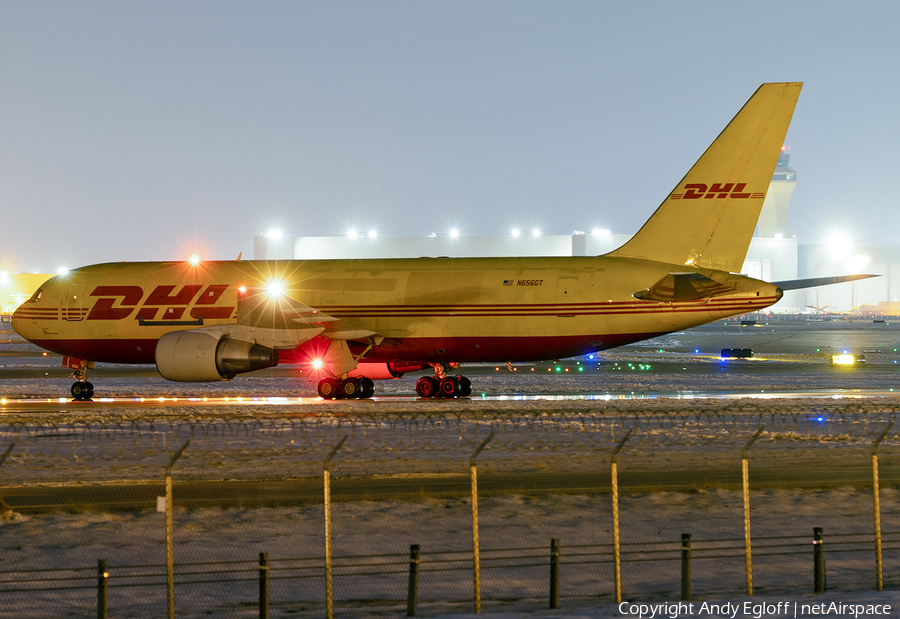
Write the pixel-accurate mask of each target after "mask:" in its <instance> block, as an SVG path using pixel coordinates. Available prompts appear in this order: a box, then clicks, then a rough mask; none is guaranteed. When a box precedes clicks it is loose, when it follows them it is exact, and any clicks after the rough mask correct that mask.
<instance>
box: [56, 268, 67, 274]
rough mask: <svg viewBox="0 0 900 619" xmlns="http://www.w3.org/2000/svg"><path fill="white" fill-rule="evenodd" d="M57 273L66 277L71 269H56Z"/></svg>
mask: <svg viewBox="0 0 900 619" xmlns="http://www.w3.org/2000/svg"><path fill="white" fill-rule="evenodd" d="M56 272H57V273H58V274H59V275H65V274H66V273H68V272H69V269H67V268H66V267H59V268H58V269H56Z"/></svg>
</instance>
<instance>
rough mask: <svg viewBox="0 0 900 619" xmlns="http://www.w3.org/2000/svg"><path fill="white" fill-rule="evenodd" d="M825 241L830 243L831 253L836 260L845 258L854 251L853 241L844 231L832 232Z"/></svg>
mask: <svg viewBox="0 0 900 619" xmlns="http://www.w3.org/2000/svg"><path fill="white" fill-rule="evenodd" d="M825 242H826V243H827V244H828V250H829V253H830V254H831V256H832V257H833V258H834V259H835V260H843V259H844V258H847V257H848V256H849V255H850V254H851V252H853V241H851V240H850V237H848V236H847V235H846V234H843V233H842V232H836V233H834V234H832V235H831V236H829V237H828V238H827V239H826V241H825Z"/></svg>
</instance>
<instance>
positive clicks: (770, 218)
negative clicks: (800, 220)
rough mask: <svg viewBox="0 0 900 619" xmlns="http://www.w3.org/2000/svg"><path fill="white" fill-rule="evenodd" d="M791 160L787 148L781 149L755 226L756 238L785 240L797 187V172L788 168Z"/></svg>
mask: <svg viewBox="0 0 900 619" xmlns="http://www.w3.org/2000/svg"><path fill="white" fill-rule="evenodd" d="M790 160H791V149H790V147H789V146H782V147H781V155H780V156H779V157H778V165H777V166H775V173H774V174H772V182H771V183H770V184H769V191H768V193H766V201H765V202H763V207H762V212H760V214H759V222H758V223H757V225H756V236H757V237H760V238H769V239H771V238H778V237H783V238H787V237H788V236H789V235H788V231H789V229H790V219H791V217H790V215H791V194H792V193H794V187H796V186H797V171H796V170H794V169H793V168H791V167H790V166H788V162H789V161H790Z"/></svg>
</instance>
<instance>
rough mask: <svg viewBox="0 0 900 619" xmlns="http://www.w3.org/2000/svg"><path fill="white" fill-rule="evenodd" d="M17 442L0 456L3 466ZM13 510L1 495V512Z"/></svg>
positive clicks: (0, 464)
mask: <svg viewBox="0 0 900 619" xmlns="http://www.w3.org/2000/svg"><path fill="white" fill-rule="evenodd" d="M15 444H16V443H15V442H12V443H10V444H9V447H7V448H6V451H4V452H3V455H2V456H0V466H3V463H4V462H5V461H6V457H7V456H8V455H9V452H11V451H12V448H13V447H14V446H15ZM10 511H12V510H11V509H10V508H9V505H7V504H6V501H4V500H3V497H0V513H2V514H5V513H7V512H10Z"/></svg>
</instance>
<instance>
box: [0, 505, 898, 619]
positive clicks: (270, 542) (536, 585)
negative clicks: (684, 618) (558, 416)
mask: <svg viewBox="0 0 900 619" xmlns="http://www.w3.org/2000/svg"><path fill="white" fill-rule="evenodd" d="M898 499H900V492H898V491H897V490H895V489H888V490H885V491H883V493H882V520H883V527H884V529H885V531H893V532H895V533H900V501H898ZM751 505H752V527H753V533H754V538H755V540H756V541H755V544H756V551H755V552H756V555H755V559H754V564H753V574H754V591H755V595H756V597H755V598H754V600H757V601H758V598H760V597H761V598H762V599H766V600H778V601H782V600H785V599H792V600H806V601H807V602H809V601H810V600H815V601H818V597H816V596H808V597H807V594H809V593H811V592H812V589H813V560H812V544H811V538H812V529H813V527H815V526H822V527H824V529H825V540H826V542H825V552H826V560H827V570H828V571H827V580H828V587H829V590H830V591H831V594H830V597H827V598H825V599H835V600H840V601H844V600H850V599H866V600H869V599H885V600H897V599H898V597H897V596H898V595H900V594H898V592H897V591H896V589H897V588H898V587H900V544H897V543H896V542H894V543H893V544H892V543H889V542H887V541H886V542H885V545H886V547H890V550H885V553H884V573H885V583H886V584H885V586H886V589H889V590H893V594H892V597H889V596H888V594H884V595H882V596H877V595H875V594H874V593H861V591H862V592H865V591H866V590H872V589H874V582H875V561H874V553H873V552H872V550H871V548H872V546H871V539H872V536H871V526H872V524H871V523H872V512H871V506H872V497H871V493H870V492H867V491H865V490H854V489H839V490H832V491H818V492H811V491H792V490H772V491H762V492H755V493H754V494H753V496H752V498H751ZM322 509H323V508H322V506H321V505H303V506H298V507H294V508H276V509H265V510H256V509H240V508H230V509H224V510H223V509H198V510H184V509H178V510H176V514H175V560H176V562H178V563H184V562H198V561H245V562H246V563H244V564H241V565H232V566H219V567H218V568H217V569H239V568H240V569H246V570H249V572H244V573H239V574H223V575H219V576H217V577H216V578H215V579H214V580H217V581H218V582H216V583H213V584H196V585H181V586H178V587H177V589H176V599H177V602H178V609H179V610H178V616H183V617H195V616H196V617H200V616H247V617H249V616H254V612H255V611H254V607H253V605H254V604H255V602H256V599H257V598H256V595H257V583H256V582H255V579H256V572H255V571H254V570H255V561H256V559H257V557H258V553H259V552H268V553H269V555H270V560H271V561H272V562H273V566H276V567H277V566H285V565H294V564H295V563H290V562H288V561H286V560H288V559H297V558H303V557H306V558H311V557H312V558H315V557H321V556H322V555H323V544H324V542H323V537H322V535H323V526H324V525H323V511H322ZM620 522H621V538H622V544H623V564H622V566H623V567H622V583H623V584H622V587H623V599H625V600H627V601H630V602H635V603H652V602H655V603H659V602H674V601H677V600H678V597H679V592H680V563H679V560H678V557H679V549H680V540H681V534H682V533H691V534H692V535H693V544H694V547H695V548H697V549H699V548H701V547H703V546H704V544H705V545H706V546H709V545H710V544H709V543H708V540H723V539H724V540H731V541H730V542H727V543H724V544H718V545H717V546H719V547H723V546H724V547H728V548H732V549H731V550H721V551H717V552H716V553H714V554H720V555H728V558H716V559H713V558H710V559H700V558H697V559H695V560H694V562H693V578H692V588H693V597H694V599H695V600H707V601H712V600H720V601H726V600H727V601H733V602H740V601H743V600H745V599H746V598H745V577H744V557H743V554H742V550H741V549H742V547H743V543H742V535H743V528H742V527H743V514H742V503H741V496H740V493H738V492H733V491H723V490H713V491H699V492H696V493H691V494H673V493H657V494H649V495H630V496H623V497H622V498H621V499H620ZM479 523H480V539H481V549H482V569H483V571H482V597H483V604H484V610H485V611H486V612H500V611H506V612H507V613H508V614H507V615H506V616H522V615H523V613H532V614H534V616H570V617H580V616H584V617H594V616H596V617H611V616H617V617H618V616H622V615H620V614H619V613H618V610H617V609H616V607H615V602H614V597H613V566H612V564H611V562H610V561H609V557H608V556H603V557H596V556H595V557H594V559H603V560H604V562H602V563H587V564H582V563H578V561H579V557H577V556H575V555H576V554H577V553H584V552H591V551H594V552H608V551H609V544H610V543H611V541H612V534H611V526H612V516H611V502H610V500H609V497H608V496H552V495H548V496H539V497H497V498H485V499H482V500H480V501H479ZM848 534H864V536H863V537H864V539H866V540H868V542H869V543H868V548H867V549H864V550H863V551H860V552H848V553H844V552H839V551H840V549H841V547H842V546H841V542H844V541H847V540H848V539H855V538H848V537H846V535H848ZM333 535H334V538H333V539H334V554H335V557H336V558H337V559H336V565H338V566H340V565H342V564H346V563H347V560H346V559H344V560H342V559H341V557H346V556H347V555H354V556H359V555H379V557H377V558H371V557H370V558H368V559H355V560H353V563H355V564H370V567H368V568H355V569H348V568H341V567H336V569H335V580H334V592H335V608H336V616H346V615H358V614H362V615H365V616H372V617H377V616H385V615H397V614H402V613H403V611H404V610H405V596H406V585H407V582H406V581H407V575H406V557H408V552H409V545H410V544H420V545H421V547H422V564H421V565H422V570H423V572H422V573H421V575H420V579H419V608H420V614H421V615H423V616H445V615H447V616H452V613H453V612H462V611H466V610H470V609H471V608H472V601H471V600H472V573H471V563H470V557H471V555H470V551H471V510H470V506H469V504H468V501H466V500H432V499H422V500H418V501H410V502H357V503H340V504H336V505H335V506H334V514H333ZM0 536H2V539H3V540H4V542H3V546H4V552H3V554H2V560H0V565H2V571H3V572H4V573H5V574H6V575H5V576H4V580H5V579H7V578H9V570H13V569H34V568H41V567H53V568H60V567H86V568H88V572H87V574H86V575H87V576H89V577H90V578H91V579H93V578H95V576H94V574H95V573H96V572H95V569H96V568H95V566H96V561H97V559H101V558H103V559H106V560H107V561H108V569H109V572H110V574H111V580H110V585H111V589H110V602H109V604H110V616H119V617H146V616H154V615H155V616H158V615H161V614H162V611H163V609H164V608H165V587H164V586H160V584H157V585H156V586H155V587H152V588H151V587H129V588H118V587H117V586H116V585H121V584H125V583H127V582H129V581H128V579H125V578H122V577H121V576H122V575H123V574H125V573H129V570H127V569H124V568H120V566H128V565H136V564H156V565H157V566H160V565H162V564H164V561H165V547H164V544H163V541H164V518H163V514H160V513H156V512H152V511H144V512H136V513H117V514H97V513H94V514H90V513H89V514H48V515H40V516H28V517H26V516H15V517H11V518H9V519H6V520H4V521H2V524H0ZM773 536H792V537H791V539H790V540H774V541H773V540H766V539H764V538H769V537H773ZM886 537H890V536H886ZM897 537H898V536H897V535H894V536H893V537H891V539H897ZM551 538H557V539H559V540H560V544H561V548H562V566H561V577H560V579H561V608H562V609H563V611H564V612H556V613H546V612H537V611H538V610H539V609H541V608H546V605H547V592H548V574H549V569H548V567H547V565H548V556H549V546H550V539H551ZM776 542H777V543H786V544H789V547H788V548H780V549H776V550H779V551H783V550H788V551H790V552H792V553H795V554H790V555H780V554H776V555H771V556H766V553H769V552H772V550H771V549H769V550H766V549H764V548H763V546H765V545H768V544H772V543H776ZM649 544H655V545H649ZM591 546H593V548H591ZM511 548H520V549H521V548H526V549H532V550H530V551H527V552H524V553H523V552H519V553H513V554H519V555H522V554H525V555H529V556H535V558H534V559H531V560H525V561H518V562H516V561H512V560H503V561H499V562H498V560H497V557H498V554H499V553H497V552H495V551H496V550H497V549H511ZM661 549H667V552H666V554H665V555H659V554H658V552H654V551H659V550H661ZM448 552H457V553H458V554H457V555H455V558H457V559H462V560H463V561H462V562H460V563H457V564H454V565H455V566H456V567H459V568H461V569H459V570H457V571H430V570H431V569H432V568H434V567H446V565H443V564H441V565H439V564H436V563H434V561H435V560H437V559H440V558H447V557H448V556H449V555H448V554H447V553H448ZM695 552H696V554H697V556H698V557H699V556H700V554H701V552H700V551H699V550H696V551H695ZM707 554H709V553H707ZM381 555H390V556H387V557H386V556H381ZM505 555H506V556H509V555H510V553H505ZM660 556H665V557H667V560H664V561H659V560H657V561H652V562H647V561H641V560H646V559H649V558H659V557H660ZM581 560H583V558H582V559H581ZM378 562H393V563H396V565H394V566H391V567H388V568H384V567H381V568H377V567H371V564H372V563H378ZM523 562H524V563H537V564H538V565H537V566H535V567H519V568H516V567H491V566H496V565H498V564H499V565H513V564H515V563H523ZM309 565H311V566H314V568H313V569H312V570H311V571H306V572H298V571H294V572H273V573H272V575H273V576H276V575H279V574H283V575H286V576H289V578H286V579H284V580H273V581H272V583H271V594H270V595H271V606H272V615H271V616H273V617H290V616H300V617H306V616H309V617H314V616H322V612H323V605H324V579H323V573H324V569H323V567H322V563H321V560H319V561H313V562H311V563H309ZM198 569H199V570H203V569H209V566H200V567H198V566H192V567H181V568H179V569H178V570H176V571H177V572H184V571H187V570H195V571H196V570H198ZM363 569H369V570H373V569H374V570H385V571H391V570H393V571H395V572H396V573H393V574H386V575H381V576H366V577H361V576H351V575H347V573H348V572H358V571H361V570H363ZM150 571H151V572H153V573H155V574H157V575H159V574H161V573H164V570H162V569H160V568H159V567H157V568H156V569H152V570H150ZM301 576H307V577H306V578H301ZM241 577H244V578H249V579H250V580H249V581H247V582H240V581H236V580H235V579H236V578H241ZM182 578H187V577H182ZM193 579H198V577H197V576H194V577H193ZM199 579H202V577H200V578H199ZM154 582H156V583H162V582H164V579H161V578H160V577H159V576H157V577H156V578H155V581H154ZM52 584H53V583H52ZM87 584H88V586H91V585H92V584H93V580H91V581H89V582H88V583H87ZM11 588H12V587H11V586H10V585H9V584H5V585H4V586H3V589H6V590H9V589H11ZM3 589H0V600H3V607H4V608H6V609H15V610H16V616H21V617H30V616H35V617H41V616H84V615H86V614H90V609H91V608H92V606H93V604H95V600H96V598H95V592H94V591H92V590H90V589H88V590H85V591H74V592H59V591H53V592H46V593H29V594H22V593H9V592H6V593H4V592H3ZM64 609H67V612H68V614H66V613H65V612H63V610H64ZM448 613H450V615H448ZM894 614H895V613H894ZM714 616H717V615H714ZM766 616H772V614H771V613H766ZM892 616H893V615H892Z"/></svg>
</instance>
